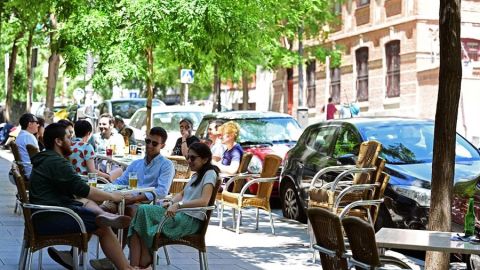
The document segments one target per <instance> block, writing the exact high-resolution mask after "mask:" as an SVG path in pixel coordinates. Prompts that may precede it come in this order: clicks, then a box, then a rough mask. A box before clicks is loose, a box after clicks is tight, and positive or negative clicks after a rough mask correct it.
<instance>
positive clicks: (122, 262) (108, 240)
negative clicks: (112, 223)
mask: <svg viewBox="0 0 480 270" xmlns="http://www.w3.org/2000/svg"><path fill="white" fill-rule="evenodd" d="M94 234H96V235H98V237H99V239H100V245H101V246H102V250H103V252H104V253H105V256H106V257H107V258H108V259H109V260H110V261H111V262H112V263H113V264H114V265H115V267H116V268H117V269H119V270H124V269H127V270H128V269H133V267H131V266H130V265H129V263H128V261H127V258H125V255H124V254H123V251H122V247H121V246H120V243H118V240H117V238H116V236H115V234H114V233H113V231H112V229H111V228H109V227H100V228H98V229H97V230H96V231H95V232H94Z"/></svg>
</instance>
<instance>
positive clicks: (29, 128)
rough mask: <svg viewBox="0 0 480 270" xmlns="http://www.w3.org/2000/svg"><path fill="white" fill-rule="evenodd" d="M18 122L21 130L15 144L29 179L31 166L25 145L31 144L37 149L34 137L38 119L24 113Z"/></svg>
mask: <svg viewBox="0 0 480 270" xmlns="http://www.w3.org/2000/svg"><path fill="white" fill-rule="evenodd" d="M18 122H19V123H20V127H21V128H22V130H20V133H18V136H17V139H16V140H15V143H16V144H17V146H18V152H19V153H20V158H21V160H22V163H23V167H24V168H25V169H24V170H25V176H27V177H28V178H30V174H31V172H32V165H31V163H30V156H29V155H28V151H27V145H28V144H31V145H33V146H35V147H37V149H39V147H38V141H37V138H36V137H35V135H34V134H35V133H37V132H38V119H37V117H35V115H33V114H31V113H25V114H23V115H22V116H21V117H20V119H19V121H18Z"/></svg>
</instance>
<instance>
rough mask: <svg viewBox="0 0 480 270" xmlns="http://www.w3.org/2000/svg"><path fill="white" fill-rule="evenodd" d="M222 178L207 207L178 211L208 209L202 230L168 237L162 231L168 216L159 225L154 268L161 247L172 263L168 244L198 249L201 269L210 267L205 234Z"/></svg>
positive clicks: (154, 241)
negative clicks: (178, 237) (181, 235)
mask: <svg viewBox="0 0 480 270" xmlns="http://www.w3.org/2000/svg"><path fill="white" fill-rule="evenodd" d="M220 184H221V180H220V179H218V180H217V183H216V185H215V187H214V188H213V192H212V196H211V197H210V201H209V202H208V206H207V207H195V208H183V209H179V210H178V212H184V211H206V213H205V219H204V221H203V224H202V227H201V228H200V231H199V232H198V233H196V234H192V235H187V236H184V237H182V238H180V239H169V238H166V237H165V236H164V235H163V234H162V233H161V231H162V227H163V224H164V223H165V221H166V218H165V219H164V220H163V221H162V222H161V223H160V226H158V231H157V234H156V235H155V238H154V240H153V245H152V250H153V255H152V258H153V264H152V266H153V269H154V270H155V269H156V267H157V260H158V259H157V251H158V249H159V248H161V247H164V252H165V257H166V259H167V264H170V257H169V256H168V252H167V249H166V248H165V247H166V246H168V245H185V246H189V247H192V248H195V249H197V250H198V257H199V262H200V269H208V261H207V246H206V244H205V234H206V233H207V228H208V223H209V222H210V216H211V215H212V211H213V209H215V194H216V193H217V191H218V188H219V187H220Z"/></svg>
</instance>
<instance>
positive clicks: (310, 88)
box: [307, 60, 316, 108]
mask: <svg viewBox="0 0 480 270" xmlns="http://www.w3.org/2000/svg"><path fill="white" fill-rule="evenodd" d="M315 66H316V61H315V60H312V61H310V62H308V63H307V105H308V107H309V108H315V104H316V101H315V90H316V89H315V88H316V87H315V70H316V67H315Z"/></svg>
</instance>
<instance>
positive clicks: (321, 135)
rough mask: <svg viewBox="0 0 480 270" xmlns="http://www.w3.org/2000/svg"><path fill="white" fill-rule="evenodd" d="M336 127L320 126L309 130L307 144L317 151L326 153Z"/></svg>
mask: <svg viewBox="0 0 480 270" xmlns="http://www.w3.org/2000/svg"><path fill="white" fill-rule="evenodd" d="M336 129H337V128H336V127H331V126H328V127H320V128H317V129H314V130H312V131H311V132H310V134H309V136H308V138H307V146H309V147H311V148H313V149H314V150H315V151H318V152H319V153H326V152H327V151H328V148H329V146H330V145H331V144H332V142H333V139H334V135H335V130H336Z"/></svg>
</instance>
